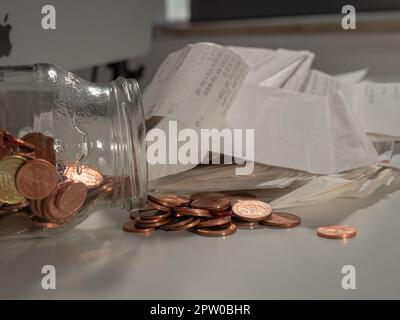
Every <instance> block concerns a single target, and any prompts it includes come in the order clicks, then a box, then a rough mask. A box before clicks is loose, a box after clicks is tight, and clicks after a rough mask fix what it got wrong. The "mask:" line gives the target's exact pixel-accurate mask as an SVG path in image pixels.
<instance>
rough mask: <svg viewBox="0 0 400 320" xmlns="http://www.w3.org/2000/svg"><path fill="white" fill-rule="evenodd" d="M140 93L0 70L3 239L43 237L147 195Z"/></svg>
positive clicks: (118, 83) (121, 83)
mask: <svg viewBox="0 0 400 320" xmlns="http://www.w3.org/2000/svg"><path fill="white" fill-rule="evenodd" d="M145 134H146V128H145V121H144V114H143V106H142V101H141V96H140V91H139V86H138V84H137V82H136V81H135V80H130V79H124V78H118V79H117V80H115V81H112V82H111V83H110V84H94V83H91V82H88V81H85V80H83V79H81V78H79V77H77V76H75V75H74V74H72V73H70V72H67V71H65V70H63V69H61V68H59V67H57V66H55V65H50V64H35V65H30V66H16V67H14V66H10V67H0V239H3V238H23V237H41V236H48V235H52V234H55V233H58V232H60V231H64V230H67V229H70V228H72V227H74V226H76V225H77V224H79V223H80V222H82V221H83V220H85V219H86V218H87V217H88V216H89V215H90V213H92V212H94V211H95V210H97V209H99V208H104V207H108V206H113V207H120V208H123V209H126V210H128V211H130V210H131V209H132V208H135V207H139V206H142V205H143V203H144V201H145V199H146V196H147V162H146V145H145Z"/></svg>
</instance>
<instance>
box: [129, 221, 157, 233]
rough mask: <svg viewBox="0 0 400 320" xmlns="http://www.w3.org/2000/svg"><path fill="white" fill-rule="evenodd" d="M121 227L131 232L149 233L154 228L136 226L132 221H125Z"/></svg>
mask: <svg viewBox="0 0 400 320" xmlns="http://www.w3.org/2000/svg"><path fill="white" fill-rule="evenodd" d="M122 229H123V230H124V231H126V232H133V233H147V234H148V233H150V232H152V231H154V230H155V228H150V227H149V228H138V227H136V223H135V222H134V221H129V222H126V223H125V224H124V225H123V226H122Z"/></svg>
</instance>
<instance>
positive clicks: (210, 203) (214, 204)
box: [191, 197, 231, 211]
mask: <svg viewBox="0 0 400 320" xmlns="http://www.w3.org/2000/svg"><path fill="white" fill-rule="evenodd" d="M191 206H192V207H193V208H198V209H208V210H211V211H224V210H226V209H228V208H229V207H230V206H231V200H230V198H227V197H224V198H215V199H211V198H200V199H196V200H193V201H192V203H191Z"/></svg>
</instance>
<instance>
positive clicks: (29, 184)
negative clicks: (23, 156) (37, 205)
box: [15, 159, 59, 200]
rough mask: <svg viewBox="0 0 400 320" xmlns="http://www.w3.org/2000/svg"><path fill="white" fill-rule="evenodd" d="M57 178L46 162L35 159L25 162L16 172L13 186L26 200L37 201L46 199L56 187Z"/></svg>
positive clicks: (53, 169)
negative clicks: (14, 185)
mask: <svg viewBox="0 0 400 320" xmlns="http://www.w3.org/2000/svg"><path fill="white" fill-rule="evenodd" d="M58 181H59V176H58V174H57V171H56V169H55V167H54V166H53V165H52V164H51V163H50V162H48V161H46V160H42V159H36V160H31V161H28V162H26V163H25V164H24V165H23V166H22V167H21V168H20V169H19V170H18V172H17V175H16V178H15V184H16V186H17V189H18V191H19V192H20V193H21V194H22V195H23V196H24V197H26V198H28V199H32V200H39V199H44V198H47V197H48V196H49V195H50V194H51V193H52V192H53V190H54V188H55V187H56V186H57V184H58Z"/></svg>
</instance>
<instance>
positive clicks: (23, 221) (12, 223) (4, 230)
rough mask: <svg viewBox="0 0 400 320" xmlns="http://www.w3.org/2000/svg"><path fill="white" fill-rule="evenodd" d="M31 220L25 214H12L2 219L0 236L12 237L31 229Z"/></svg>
mask: <svg viewBox="0 0 400 320" xmlns="http://www.w3.org/2000/svg"><path fill="white" fill-rule="evenodd" d="M30 223H31V218H29V216H27V215H26V214H24V213H11V214H6V215H4V216H1V217H0V234H4V235H12V234H18V233H22V232H24V231H27V230H28V229H29V224H30Z"/></svg>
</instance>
